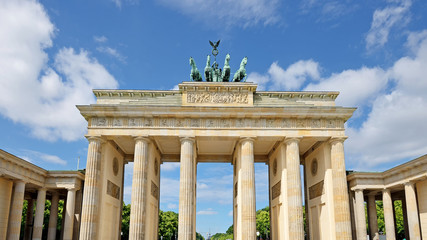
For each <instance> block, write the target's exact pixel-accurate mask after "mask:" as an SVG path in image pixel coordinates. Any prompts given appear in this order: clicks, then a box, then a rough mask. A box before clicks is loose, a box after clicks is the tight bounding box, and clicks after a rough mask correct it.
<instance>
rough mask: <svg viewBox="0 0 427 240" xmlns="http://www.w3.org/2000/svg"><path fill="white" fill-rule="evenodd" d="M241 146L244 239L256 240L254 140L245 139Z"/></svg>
mask: <svg viewBox="0 0 427 240" xmlns="http://www.w3.org/2000/svg"><path fill="white" fill-rule="evenodd" d="M240 144H241V154H240V158H241V161H240V164H241V165H240V166H241V168H240V182H241V183H240V186H241V191H240V192H241V194H242V195H241V198H240V200H241V209H242V213H241V214H242V216H241V219H242V223H241V226H242V227H241V229H242V239H256V196H255V166H254V140H253V139H252V138H244V139H242V140H241V142H240ZM239 194H240V193H239Z"/></svg>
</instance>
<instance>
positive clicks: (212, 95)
mask: <svg viewBox="0 0 427 240" xmlns="http://www.w3.org/2000/svg"><path fill="white" fill-rule="evenodd" d="M187 103H211V104H212V103H213V104H248V103H249V97H248V93H244V92H243V93H240V92H235V93H234V92H187Z"/></svg>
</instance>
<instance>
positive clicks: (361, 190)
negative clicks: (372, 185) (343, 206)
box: [352, 188, 365, 193]
mask: <svg viewBox="0 0 427 240" xmlns="http://www.w3.org/2000/svg"><path fill="white" fill-rule="evenodd" d="M352 190H353V191H354V192H357V193H358V192H362V193H363V190H365V189H364V188H355V189H352Z"/></svg>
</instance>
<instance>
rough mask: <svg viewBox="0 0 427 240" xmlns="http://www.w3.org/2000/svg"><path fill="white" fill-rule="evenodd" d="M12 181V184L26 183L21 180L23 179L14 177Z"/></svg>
mask: <svg viewBox="0 0 427 240" xmlns="http://www.w3.org/2000/svg"><path fill="white" fill-rule="evenodd" d="M13 183H14V184H17V183H23V184H27V181H25V180H23V179H15V180H13Z"/></svg>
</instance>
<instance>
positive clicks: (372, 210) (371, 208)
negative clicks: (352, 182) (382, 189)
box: [368, 195, 380, 240]
mask: <svg viewBox="0 0 427 240" xmlns="http://www.w3.org/2000/svg"><path fill="white" fill-rule="evenodd" d="M368 212H369V214H368V215H369V232H370V236H371V240H378V239H379V238H380V236H379V233H378V217H377V204H376V203H375V195H369V196H368Z"/></svg>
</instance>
